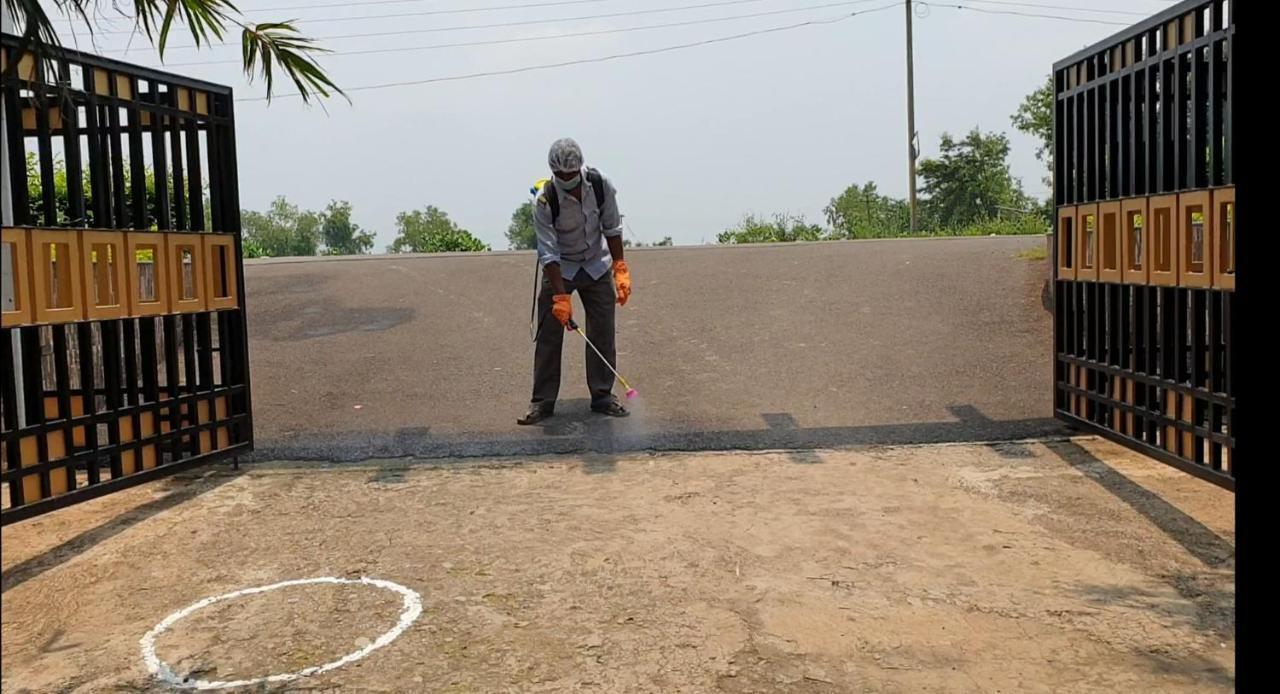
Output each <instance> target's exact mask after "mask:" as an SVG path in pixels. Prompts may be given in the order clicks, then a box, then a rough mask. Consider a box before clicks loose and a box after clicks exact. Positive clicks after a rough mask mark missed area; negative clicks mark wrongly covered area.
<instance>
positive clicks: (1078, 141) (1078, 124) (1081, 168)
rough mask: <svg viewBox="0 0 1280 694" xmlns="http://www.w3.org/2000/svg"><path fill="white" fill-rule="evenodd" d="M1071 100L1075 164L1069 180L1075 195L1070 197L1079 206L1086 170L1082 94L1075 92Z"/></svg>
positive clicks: (1083, 190) (1083, 189)
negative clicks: (1072, 102) (1073, 187)
mask: <svg viewBox="0 0 1280 694" xmlns="http://www.w3.org/2000/svg"><path fill="white" fill-rule="evenodd" d="M1072 100H1073V101H1074V102H1075V104H1074V111H1075V116H1074V128H1073V130H1074V132H1075V134H1074V135H1073V136H1072V141H1073V142H1074V143H1075V162H1074V167H1073V170H1072V174H1071V179H1072V181H1074V183H1075V195H1074V196H1073V197H1072V200H1071V201H1072V202H1073V203H1076V204H1079V203H1082V202H1084V192H1085V183H1084V180H1085V171H1086V169H1087V168H1088V167H1087V165H1086V163H1085V156H1084V152H1085V146H1086V142H1085V129H1084V125H1085V118H1084V114H1085V109H1084V92H1083V91H1078V92H1076V95H1075V96H1074V97H1072Z"/></svg>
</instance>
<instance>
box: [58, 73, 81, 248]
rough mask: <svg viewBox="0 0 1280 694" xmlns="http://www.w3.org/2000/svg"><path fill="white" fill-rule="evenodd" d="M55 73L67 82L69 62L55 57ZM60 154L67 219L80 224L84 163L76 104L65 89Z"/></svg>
mask: <svg viewBox="0 0 1280 694" xmlns="http://www.w3.org/2000/svg"><path fill="white" fill-rule="evenodd" d="M58 76H59V79H60V80H61V81H62V83H64V84H66V85H70V84H71V64H70V63H69V62H67V61H66V60H65V59H63V60H59V61H58ZM61 112H62V158H63V162H64V165H65V167H66V174H67V223H68V224H69V225H71V226H84V225H85V223H86V221H87V219H86V217H87V215H86V214H85V199H84V173H83V172H84V167H83V166H82V164H81V156H80V155H81V151H80V107H79V106H78V105H77V103H76V101H75V97H74V96H73V95H72V94H71V91H70V90H67V92H66V94H64V95H63V98H62V108H61Z"/></svg>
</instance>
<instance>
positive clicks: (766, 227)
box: [716, 213, 824, 244]
mask: <svg viewBox="0 0 1280 694" xmlns="http://www.w3.org/2000/svg"><path fill="white" fill-rule="evenodd" d="M823 236H824V234H823V231H822V227H820V226H818V225H816V224H807V223H805V221H804V217H803V216H799V215H792V214H789V213H780V214H775V215H774V216H773V221H772V222H769V221H766V220H764V219H762V218H760V217H757V216H756V215H754V214H749V215H747V216H746V217H743V218H742V221H741V222H739V223H738V225H737V226H735V227H731V228H729V229H725V230H724V231H723V232H721V233H720V234H719V235H718V236H717V237H716V241H717V242H719V243H726V244H733V243H789V242H792V241H820V240H822V238H823Z"/></svg>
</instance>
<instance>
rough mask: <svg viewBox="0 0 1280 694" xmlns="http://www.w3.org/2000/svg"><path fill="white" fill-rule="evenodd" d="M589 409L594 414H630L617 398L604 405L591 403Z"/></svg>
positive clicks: (616, 415)
mask: <svg viewBox="0 0 1280 694" xmlns="http://www.w3.org/2000/svg"><path fill="white" fill-rule="evenodd" d="M591 411H592V412H595V413H596V414H603V415H608V416H610V417H626V416H628V415H630V414H631V413H630V412H627V408H625V407H623V406H622V405H621V403H619V402H618V401H617V400H614V401H613V402H610V403H607V404H604V405H592V406H591Z"/></svg>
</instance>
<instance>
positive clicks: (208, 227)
mask: <svg viewBox="0 0 1280 694" xmlns="http://www.w3.org/2000/svg"><path fill="white" fill-rule="evenodd" d="M26 164H27V213H28V217H27V218H28V219H29V220H30V221H31V222H32V223H34V224H45V223H46V220H45V216H44V183H43V181H44V179H43V178H42V177H41V175H40V163H39V161H38V160H37V158H36V154H35V152H27V160H26ZM122 167H123V169H124V170H125V171H126V172H129V171H131V170H132V169H131V168H130V166H129V161H128V160H127V159H126V160H125V161H124V162H123V164H122ZM143 181H144V186H145V190H146V220H145V223H144V224H143V225H142V226H143V228H147V229H151V230H153V231H154V230H156V229H159V224H158V223H157V222H158V220H159V217H160V201H159V198H157V197H156V177H155V173H154V172H153V171H152V170H151V167H149V166H148V167H146V169H145V177H144V179H143ZM80 186H81V189H82V190H83V191H84V217H82V218H79V219H72V217H71V198H70V194H69V193H68V190H67V167H66V162H65V161H64V160H63V159H62V157H55V158H54V160H53V199H54V209H55V210H56V213H57V220H56V222H55V225H56V226H71V227H77V226H79V227H83V226H99V227H108V226H111V224H110V223H108V222H105V221H104V222H97V221H96V220H94V218H93V214H94V213H93V205H94V197H93V181H92V178H91V176H90V173H89V168H88V167H84V168H83V169H82V170H81V172H80ZM168 188H169V199H170V200H172V199H173V197H174V192H173V175H172V174H170V175H169V177H168ZM204 189H205V191H206V192H205V194H204V229H205V231H223V230H221V229H214V228H213V205H212V203H211V202H210V201H209V195H208V190H209V186H208V184H205V186H204ZM183 192H184V193H185V192H187V191H183ZM124 199H125V201H126V213H128V214H132V211H133V176H132V175H130V174H126V175H125V177H124ZM177 225H178V218H177V210H176V209H175V208H174V207H173V206H170V208H169V225H168V228H170V229H173V228H176V227H177Z"/></svg>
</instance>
